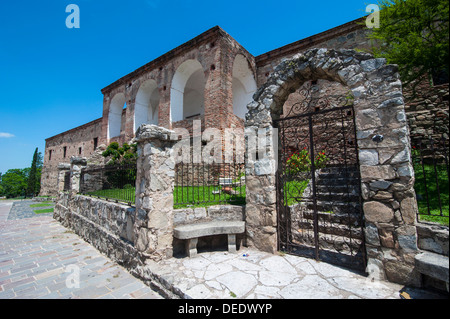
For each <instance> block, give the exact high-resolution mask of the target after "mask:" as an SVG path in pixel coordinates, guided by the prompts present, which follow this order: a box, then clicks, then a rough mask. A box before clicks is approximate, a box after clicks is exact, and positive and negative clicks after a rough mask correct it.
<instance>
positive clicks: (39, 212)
mask: <svg viewBox="0 0 450 319" xmlns="http://www.w3.org/2000/svg"><path fill="white" fill-rule="evenodd" d="M34 212H35V213H36V214H47V213H53V208H46V209H37V210H35V211H34Z"/></svg>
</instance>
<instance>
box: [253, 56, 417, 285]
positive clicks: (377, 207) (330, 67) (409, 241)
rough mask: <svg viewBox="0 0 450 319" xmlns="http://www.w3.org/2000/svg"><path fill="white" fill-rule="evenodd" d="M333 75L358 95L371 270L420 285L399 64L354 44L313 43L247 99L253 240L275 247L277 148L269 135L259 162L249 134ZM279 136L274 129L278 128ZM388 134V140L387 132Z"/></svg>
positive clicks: (357, 118)
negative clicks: (299, 92)
mask: <svg viewBox="0 0 450 319" xmlns="http://www.w3.org/2000/svg"><path fill="white" fill-rule="evenodd" d="M317 79H326V80H330V81H337V82H340V83H341V84H343V85H346V86H347V87H348V88H349V89H350V90H351V92H352V94H353V96H354V111H355V122H356V131H357V144H358V149H359V163H360V174H361V181H362V182H361V188H362V199H363V211H364V217H365V240H366V252H367V257H368V264H367V272H369V273H371V274H372V275H373V276H375V277H377V278H379V279H387V280H389V281H393V282H397V283H401V284H412V285H419V276H418V273H417V272H416V271H415V269H414V256H415V254H416V253H417V252H418V249H417V234H416V227H415V221H416V213H417V204H416V199H415V192H414V189H413V184H414V171H413V167H412V162H411V147H410V142H409V129H408V126H407V120H406V115H405V110H404V102H403V96H402V83H401V81H400V79H399V75H398V72H397V66H394V65H386V61H385V60H384V59H375V58H373V56H371V55H370V54H366V53H359V52H356V51H353V50H327V49H312V50H309V51H307V52H305V53H304V54H299V55H296V56H294V57H293V58H292V59H289V60H286V61H283V62H282V63H280V64H279V65H278V66H277V68H276V69H275V71H274V72H273V74H272V75H271V76H270V77H269V79H268V80H267V82H266V83H265V84H264V85H263V86H262V87H261V88H260V89H259V90H258V91H257V92H256V94H255V95H254V97H253V98H254V101H253V102H251V103H249V104H248V106H247V107H248V109H249V112H248V113H247V114H246V122H245V127H246V129H245V130H246V134H247V138H246V146H247V159H246V184H247V188H246V195H247V206H246V223H247V239H248V244H249V245H250V246H254V247H256V248H258V249H261V250H265V251H271V252H273V251H276V249H277V247H276V242H277V233H276V226H277V224H276V222H277V218H276V216H277V215H276V214H277V211H276V187H275V186H276V185H275V182H276V181H275V171H276V164H275V163H276V160H277V157H276V153H275V152H274V143H273V139H272V138H271V137H270V136H269V138H267V139H266V141H267V143H266V146H265V155H264V156H263V157H262V158H261V157H259V158H258V159H257V160H256V159H255V156H253V155H252V154H254V151H255V149H256V146H255V144H254V143H253V144H252V143H250V142H249V136H252V135H254V134H255V133H256V132H257V130H258V129H260V130H261V129H263V130H267V131H269V132H271V131H272V130H271V129H272V123H273V119H277V118H279V116H280V115H281V114H282V108H283V104H284V102H285V101H286V99H287V97H288V95H289V93H290V92H291V89H297V88H299V87H300V86H301V85H302V84H303V83H304V82H305V81H308V80H317ZM272 134H273V132H272ZM381 137H383V138H381ZM260 154H261V153H260Z"/></svg>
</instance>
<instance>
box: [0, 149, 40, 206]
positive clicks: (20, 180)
mask: <svg viewBox="0 0 450 319" xmlns="http://www.w3.org/2000/svg"><path fill="white" fill-rule="evenodd" d="M33 163H34V167H35V168H34V171H35V172H34V177H33V176H32V175H33V174H32V170H33ZM31 166H32V167H27V168H23V169H20V168H15V169H9V170H8V171H6V173H4V174H1V180H0V196H6V197H8V198H12V197H20V196H33V195H36V194H38V193H39V191H40V188H41V170H42V154H41V152H38V151H37V148H36V150H35V152H34V155H33V161H32V165H31ZM32 181H34V182H32ZM33 185H34V188H33V187H32V186H33ZM31 190H32V191H31Z"/></svg>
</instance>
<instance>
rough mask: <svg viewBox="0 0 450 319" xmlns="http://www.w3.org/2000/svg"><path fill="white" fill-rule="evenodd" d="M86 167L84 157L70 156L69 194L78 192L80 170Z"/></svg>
mask: <svg viewBox="0 0 450 319" xmlns="http://www.w3.org/2000/svg"><path fill="white" fill-rule="evenodd" d="M86 166H87V159H86V157H77V156H72V157H71V158H70V192H71V193H75V194H77V193H79V192H80V178H81V170H82V169H83V168H84V167H86Z"/></svg>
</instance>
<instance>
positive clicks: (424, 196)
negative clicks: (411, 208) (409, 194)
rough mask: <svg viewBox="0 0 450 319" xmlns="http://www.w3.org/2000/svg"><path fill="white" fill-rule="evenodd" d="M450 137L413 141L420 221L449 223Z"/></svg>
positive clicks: (415, 186) (415, 187)
mask: <svg viewBox="0 0 450 319" xmlns="http://www.w3.org/2000/svg"><path fill="white" fill-rule="evenodd" d="M448 146H449V141H448V138H444V137H443V138H441V139H439V140H436V139H416V140H413V141H412V160H413V165H414V173H415V179H416V180H415V185H414V189H415V191H416V197H417V204H418V208H419V213H418V220H419V221H431V222H438V223H440V224H446V225H448V223H449V169H448V155H449V154H448V152H449V151H448Z"/></svg>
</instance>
